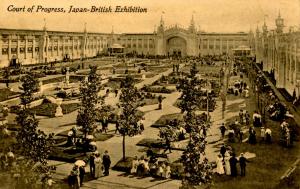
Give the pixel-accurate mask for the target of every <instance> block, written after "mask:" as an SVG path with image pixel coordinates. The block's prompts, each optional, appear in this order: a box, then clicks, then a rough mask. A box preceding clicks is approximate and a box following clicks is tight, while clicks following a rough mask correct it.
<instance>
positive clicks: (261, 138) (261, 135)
mask: <svg viewBox="0 0 300 189" xmlns="http://www.w3.org/2000/svg"><path fill="white" fill-rule="evenodd" d="M265 137H266V129H265V128H264V127H261V129H260V141H261V142H264V141H265Z"/></svg>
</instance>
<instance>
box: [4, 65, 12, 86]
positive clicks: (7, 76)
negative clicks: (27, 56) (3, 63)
mask: <svg viewBox="0 0 300 189" xmlns="http://www.w3.org/2000/svg"><path fill="white" fill-rule="evenodd" d="M10 75H11V74H10V68H9V67H6V68H4V72H3V78H4V79H5V84H6V87H7V88H8V87H9V78H10Z"/></svg>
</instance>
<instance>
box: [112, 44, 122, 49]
mask: <svg viewBox="0 0 300 189" xmlns="http://www.w3.org/2000/svg"><path fill="white" fill-rule="evenodd" d="M109 48H111V49H124V47H123V46H122V45H120V44H118V43H114V44H112V45H111V46H110V47H109Z"/></svg>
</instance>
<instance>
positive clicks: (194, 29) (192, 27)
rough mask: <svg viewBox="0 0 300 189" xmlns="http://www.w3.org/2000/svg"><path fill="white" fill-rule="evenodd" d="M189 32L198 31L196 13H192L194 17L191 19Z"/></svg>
mask: <svg viewBox="0 0 300 189" xmlns="http://www.w3.org/2000/svg"><path fill="white" fill-rule="evenodd" d="M189 32H191V33H196V27H195V21H194V15H192V19H191V22H190V26H189Z"/></svg>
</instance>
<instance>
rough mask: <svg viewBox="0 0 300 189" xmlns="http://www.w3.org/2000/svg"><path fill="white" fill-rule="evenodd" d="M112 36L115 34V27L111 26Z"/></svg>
mask: <svg viewBox="0 0 300 189" xmlns="http://www.w3.org/2000/svg"><path fill="white" fill-rule="evenodd" d="M111 34H114V26H113V25H112V26H111Z"/></svg>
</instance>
